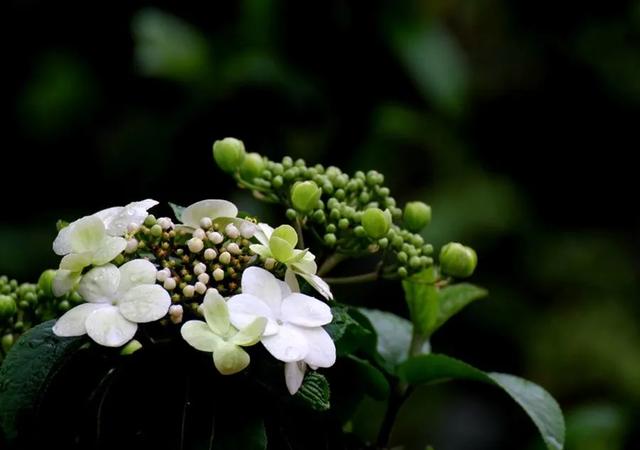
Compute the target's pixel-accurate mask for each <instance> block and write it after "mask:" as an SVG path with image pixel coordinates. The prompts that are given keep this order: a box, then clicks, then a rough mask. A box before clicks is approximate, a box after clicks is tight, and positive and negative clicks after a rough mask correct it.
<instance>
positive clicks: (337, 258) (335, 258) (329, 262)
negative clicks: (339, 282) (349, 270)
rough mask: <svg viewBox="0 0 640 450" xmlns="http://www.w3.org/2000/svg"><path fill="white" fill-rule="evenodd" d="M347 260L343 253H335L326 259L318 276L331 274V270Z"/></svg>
mask: <svg viewBox="0 0 640 450" xmlns="http://www.w3.org/2000/svg"><path fill="white" fill-rule="evenodd" d="M345 259H347V257H346V256H345V255H343V254H342V253H333V254H332V255H330V256H329V257H328V258H327V259H325V260H324V262H323V263H322V265H321V266H320V270H318V276H320V277H323V276H325V275H326V274H328V273H329V272H331V270H332V269H333V268H334V267H335V266H337V265H338V264H340V263H341V262H342V261H344V260H345Z"/></svg>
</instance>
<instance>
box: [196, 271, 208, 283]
mask: <svg viewBox="0 0 640 450" xmlns="http://www.w3.org/2000/svg"><path fill="white" fill-rule="evenodd" d="M198 281H199V282H201V283H204V284H207V283H208V282H209V274H208V273H201V274H200V275H198Z"/></svg>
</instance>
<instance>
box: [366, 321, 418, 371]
mask: <svg viewBox="0 0 640 450" xmlns="http://www.w3.org/2000/svg"><path fill="white" fill-rule="evenodd" d="M359 311H360V312H361V313H362V314H363V315H364V316H366V317H367V319H369V321H370V322H371V324H372V325H373V328H374V329H375V331H376V334H377V336H378V338H377V344H376V348H377V350H378V353H379V354H380V356H381V357H382V359H383V361H384V365H385V368H386V369H387V370H388V371H389V372H391V373H393V372H394V370H395V367H396V366H397V365H398V364H400V363H401V362H404V361H406V359H407V358H408V357H409V347H410V346H411V335H412V332H413V326H412V325H411V322H409V321H408V320H407V319H403V318H402V317H399V316H396V315H395V314H392V313H389V312H384V311H379V310H377V309H366V308H360V309H359Z"/></svg>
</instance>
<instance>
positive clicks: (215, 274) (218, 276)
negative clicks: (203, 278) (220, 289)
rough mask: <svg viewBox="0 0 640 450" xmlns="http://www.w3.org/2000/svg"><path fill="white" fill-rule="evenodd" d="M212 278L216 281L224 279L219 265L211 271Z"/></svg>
mask: <svg viewBox="0 0 640 450" xmlns="http://www.w3.org/2000/svg"><path fill="white" fill-rule="evenodd" d="M213 279H214V280H216V281H222V280H224V270H222V269H221V268H219V267H218V268H217V269H216V270H214V271H213Z"/></svg>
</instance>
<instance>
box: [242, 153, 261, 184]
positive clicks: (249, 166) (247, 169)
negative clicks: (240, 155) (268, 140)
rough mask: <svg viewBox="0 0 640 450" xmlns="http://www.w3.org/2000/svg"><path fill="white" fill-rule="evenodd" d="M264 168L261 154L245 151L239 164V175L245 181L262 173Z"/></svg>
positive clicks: (251, 179)
mask: <svg viewBox="0 0 640 450" xmlns="http://www.w3.org/2000/svg"><path fill="white" fill-rule="evenodd" d="M264 169H265V163H264V159H263V158H262V156H260V155H259V154H258V153H247V155H246V156H245V157H244V161H242V164H241V165H240V176H241V177H242V178H243V179H245V180H247V181H253V179H254V178H257V177H259V176H260V174H262V171H263V170H264Z"/></svg>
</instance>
